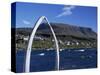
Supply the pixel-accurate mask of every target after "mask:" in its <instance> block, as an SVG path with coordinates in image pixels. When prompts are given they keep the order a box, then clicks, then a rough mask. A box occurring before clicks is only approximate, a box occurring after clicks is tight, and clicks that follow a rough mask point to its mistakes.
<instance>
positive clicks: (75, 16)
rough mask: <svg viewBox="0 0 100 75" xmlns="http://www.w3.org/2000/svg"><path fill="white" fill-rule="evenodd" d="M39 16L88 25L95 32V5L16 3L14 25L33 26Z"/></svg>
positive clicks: (50, 19) (60, 21) (51, 20)
mask: <svg viewBox="0 0 100 75" xmlns="http://www.w3.org/2000/svg"><path fill="white" fill-rule="evenodd" d="M40 16H46V17H47V18H48V20H49V22H55V23H66V24H71V25H76V26H82V27H90V28H92V29H93V30H94V31H96V32H97V8H96V7H87V6H74V5H54V4H38V3H23V2H21V3H20V2H17V3H16V27H33V26H34V24H35V22H36V21H37V19H38V18H39V17H40Z"/></svg>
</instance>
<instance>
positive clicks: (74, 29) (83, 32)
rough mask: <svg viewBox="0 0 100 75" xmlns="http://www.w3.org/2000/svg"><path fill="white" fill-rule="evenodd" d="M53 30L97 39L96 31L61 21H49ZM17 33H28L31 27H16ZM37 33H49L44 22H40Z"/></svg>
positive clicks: (67, 34)
mask: <svg viewBox="0 0 100 75" xmlns="http://www.w3.org/2000/svg"><path fill="white" fill-rule="evenodd" d="M50 24H51V26H52V28H53V29H54V32H55V33H56V35H58V36H61V35H63V36H72V37H79V38H86V39H90V38H91V39H97V33H96V32H94V31H93V30H92V29H91V28H87V27H80V26H73V25H69V24H63V23H50ZM16 31H17V34H23V35H30V33H31V31H32V28H17V29H16ZM37 33H39V34H51V33H50V31H49V28H48V25H46V23H42V25H40V27H39V30H38V31H37Z"/></svg>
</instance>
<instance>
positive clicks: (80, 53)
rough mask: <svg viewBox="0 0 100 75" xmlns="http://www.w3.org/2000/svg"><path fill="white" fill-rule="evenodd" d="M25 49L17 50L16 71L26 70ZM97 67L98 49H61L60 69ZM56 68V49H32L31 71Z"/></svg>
mask: <svg viewBox="0 0 100 75" xmlns="http://www.w3.org/2000/svg"><path fill="white" fill-rule="evenodd" d="M25 54H26V52H25V50H22V51H17V52H16V72H24V65H25ZM96 67H97V49H95V48H89V49H65V50H63V51H60V70H68V69H84V68H96ZM52 70H56V51H55V50H49V51H47V50H32V53H31V65H30V71H31V72H38V71H52Z"/></svg>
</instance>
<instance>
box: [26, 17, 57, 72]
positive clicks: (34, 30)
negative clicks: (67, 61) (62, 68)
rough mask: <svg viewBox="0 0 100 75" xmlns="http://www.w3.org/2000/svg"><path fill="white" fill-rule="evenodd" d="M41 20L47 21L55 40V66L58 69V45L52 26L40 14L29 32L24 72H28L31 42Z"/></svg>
mask: <svg viewBox="0 0 100 75" xmlns="http://www.w3.org/2000/svg"><path fill="white" fill-rule="evenodd" d="M43 20H46V21H47V23H48V25H49V27H50V30H51V32H52V34H53V37H54V41H55V45H56V68H57V70H59V46H58V40H57V38H56V35H55V33H54V30H53V28H52V26H51V25H50V23H49V21H48V19H47V18H46V17H45V16H41V17H40V18H39V19H38V20H37V22H36V24H35V25H34V27H33V30H32V33H31V35H30V38H29V42H28V46H27V51H26V60H25V72H30V58H31V50H32V43H33V39H34V36H35V33H36V31H37V29H38V27H39V26H40V25H41V22H42V21H43Z"/></svg>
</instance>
